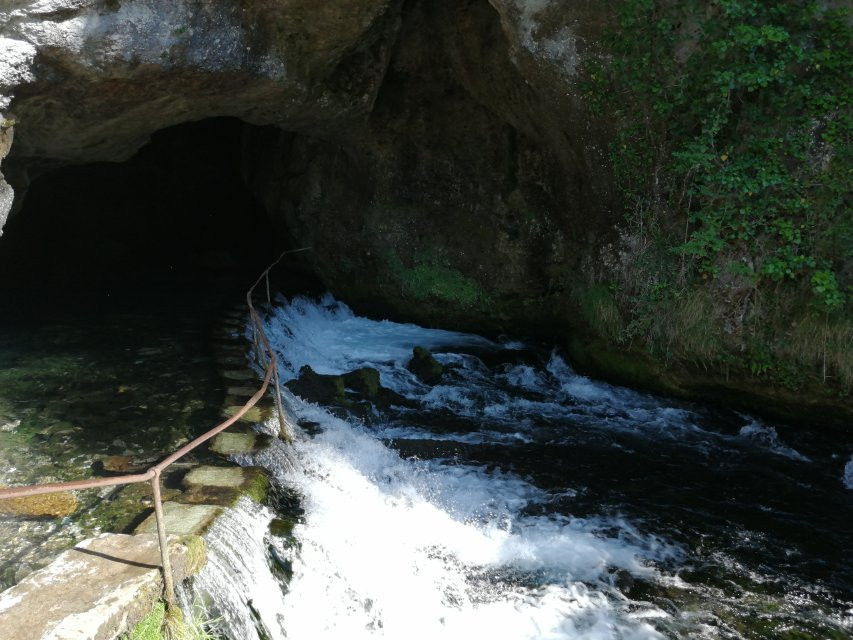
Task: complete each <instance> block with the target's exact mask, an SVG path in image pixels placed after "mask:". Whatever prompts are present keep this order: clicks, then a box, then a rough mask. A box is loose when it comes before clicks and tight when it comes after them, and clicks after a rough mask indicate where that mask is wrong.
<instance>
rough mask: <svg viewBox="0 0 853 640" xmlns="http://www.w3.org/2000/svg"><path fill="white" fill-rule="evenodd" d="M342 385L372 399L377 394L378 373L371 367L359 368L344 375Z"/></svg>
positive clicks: (378, 386) (378, 385) (378, 387)
mask: <svg viewBox="0 0 853 640" xmlns="http://www.w3.org/2000/svg"><path fill="white" fill-rule="evenodd" d="M343 378H344V385H345V386H346V387H347V388H349V389H352V390H353V391H357V392H358V393H360V394H362V395H365V396H367V397H368V398H372V397H374V396H376V395H377V394H378V393H379V389H380V386H381V385H380V384H379V372H378V371H377V370H376V369H373V368H371V367H361V368H360V369H356V370H354V371H350V372H349V373H345V374H344V376H343Z"/></svg>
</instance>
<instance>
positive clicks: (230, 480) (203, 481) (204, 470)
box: [184, 465, 244, 488]
mask: <svg viewBox="0 0 853 640" xmlns="http://www.w3.org/2000/svg"><path fill="white" fill-rule="evenodd" d="M243 480H244V477H243V468H242V467H212V466H209V465H205V466H203V467H196V468H195V469H193V470H192V471H190V472H189V473H188V474H187V475H186V476H184V486H185V487H188V488H191V487H194V486H200V485H210V486H214V487H240V486H242V484H243Z"/></svg>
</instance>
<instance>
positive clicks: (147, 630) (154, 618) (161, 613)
mask: <svg viewBox="0 0 853 640" xmlns="http://www.w3.org/2000/svg"><path fill="white" fill-rule="evenodd" d="M165 620H166V604H165V603H164V602H163V601H162V600H161V601H159V602H157V603H156V604H155V605H154V608H153V609H152V610H151V612H150V613H149V614H148V615H147V616H145V617H144V618H142V620H140V621H139V622H137V623H136V626H134V627H133V629H132V630H131V631H130V632H129V633H126V634H124V635H122V636H121V637H120V640H164V639H165V636H164V635H163V623H164V621H165Z"/></svg>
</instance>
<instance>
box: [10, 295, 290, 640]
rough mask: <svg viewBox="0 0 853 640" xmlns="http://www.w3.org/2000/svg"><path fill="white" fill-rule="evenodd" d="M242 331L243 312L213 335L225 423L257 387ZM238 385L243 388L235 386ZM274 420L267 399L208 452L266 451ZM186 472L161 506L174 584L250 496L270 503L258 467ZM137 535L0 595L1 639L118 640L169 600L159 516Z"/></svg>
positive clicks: (55, 565)
mask: <svg viewBox="0 0 853 640" xmlns="http://www.w3.org/2000/svg"><path fill="white" fill-rule="evenodd" d="M244 323H245V313H244V312H241V311H239V310H235V311H233V312H231V313H229V314H227V316H226V317H225V318H223V319H222V320H221V322H220V326H219V327H218V328H216V329H215V330H214V340H215V345H214V348H215V350H216V360H217V362H218V365H219V368H220V375H221V376H222V378H223V382H224V383H225V386H226V387H227V394H226V398H225V403H224V406H223V410H222V414H223V416H227V415H233V412H234V411H236V410H237V408H239V406H240V405H241V404H242V403H244V402H245V401H246V400H247V399H248V398H249V397H250V396H251V395H252V394H254V393H255V391H256V390H257V387H256V386H252V385H254V384H259V381H258V375H257V374H256V373H255V372H254V371H252V370H251V369H250V368H249V367H248V363H247V361H246V352H247V350H248V344H247V342H246V340H245V338H244V337H243V329H242V327H243V325H244ZM241 361H242V365H241ZM235 380H238V381H240V385H242V386H235V385H234V381H235ZM272 411H273V409H272V402H271V401H270V400H269V399H268V398H264V399H263V400H262V401H261V402H260V403H258V406H257V407H256V408H254V409H253V410H252V412H250V413H249V414H247V415H246V416H244V417H243V418H242V419H241V420H240V421H239V424H237V425H234V426H233V427H231V429H229V430H228V431H227V432H223V433H221V434H219V435H217V436H216V437H215V438H214V439H212V440H211V441H210V443H209V446H208V451H209V452H210V453H213V454H217V455H219V456H223V457H227V456H229V455H234V454H239V453H249V452H252V451H255V450H258V449H261V448H264V447H266V446H268V445H269V442H270V437H269V436H263V435H260V434H258V433H256V432H255V431H254V430H252V428H251V425H252V423H253V422H258V421H261V420H265V419H268V418H269V417H271V415H272ZM187 466H189V467H190V470H189V471H188V472H187V473H186V474H185V475H184V476H183V480H182V482H181V484H182V489H181V490H175V489H169V490H167V491H166V492H165V494H164V497H168V498H169V499H168V500H166V501H165V502H163V510H164V515H165V528H166V532H167V533H168V534H169V536H170V545H171V549H170V553H171V557H172V568H173V571H174V577H175V583H176V584H179V583H180V582H181V581H183V580H184V579H185V578H187V577H188V576H189V575H190V574H191V573H193V572H194V571H198V570H199V569H200V568H201V567H202V566H203V564H204V558H205V552H204V549H205V547H204V542H203V540H202V538H200V537H199V536H203V535H204V533H205V532H206V531H207V529H208V528H209V527H210V525H211V524H212V523H213V522H214V521H215V520H216V518H217V517H218V516H219V515H220V514H221V513H222V512H223V510H224V509H225V508H227V507H230V506H233V505H234V504H235V503H236V502H237V501H238V500H239V499H240V498H242V497H243V496H248V497H250V498H252V499H254V500H256V501H263V500H264V499H265V497H266V493H267V489H268V486H269V480H268V478H267V476H266V473H265V472H264V470H263V469H260V468H257V467H239V466H236V465H234V464H232V463H226V462H224V461H223V463H222V464H219V463H216V464H213V465H210V464H208V465H199V464H198V463H195V464H191V465H187ZM128 471H131V470H130V469H128ZM134 533H135V534H136V535H125V534H117V533H105V534H103V535H100V536H98V537H97V538H91V539H89V540H84V541H83V542H81V543H80V544H78V545H77V546H76V547H74V548H73V549H70V550H68V551H66V552H64V553H62V554H61V555H60V556H59V557H57V558H56V560H54V561H53V562H52V563H51V564H50V565H48V566H47V567H44V568H43V569H40V570H39V571H36V572H34V573H32V574H30V575H29V576H27V577H26V578H25V579H24V580H22V581H21V582H19V583H18V584H17V585H15V586H14V587H12V588H10V589H7V590H6V591H4V592H2V593H0V640H112V639H113V638H115V637H116V636H117V635H119V634H121V633H124V632H127V631H129V630H130V629H131V628H132V626H133V625H134V624H135V623H136V622H138V621H139V620H140V619H141V618H143V617H144V616H145V615H146V614H147V613H148V612H149V611H150V610H151V609H152V607H153V606H154V604H155V603H156V601H157V600H158V599H159V598H160V597H161V595H162V591H163V584H162V573H161V571H160V552H159V547H158V544H157V536H156V523H155V519H154V515H153V513H152V514H151V515H150V516H149V517H148V518H146V519H145V520H144V521H143V522H142V523H141V524H139V525H138V526H137V527H136V529H135V531H134ZM178 536H180V537H178Z"/></svg>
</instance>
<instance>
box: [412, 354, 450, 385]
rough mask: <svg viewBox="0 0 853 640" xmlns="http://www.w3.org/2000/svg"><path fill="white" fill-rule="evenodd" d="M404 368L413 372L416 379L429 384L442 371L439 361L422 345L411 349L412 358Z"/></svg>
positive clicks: (435, 379)
mask: <svg viewBox="0 0 853 640" xmlns="http://www.w3.org/2000/svg"><path fill="white" fill-rule="evenodd" d="M406 368H407V369H408V370H409V371H411V372H412V373H414V374H415V376H416V377H417V378H418V380H420V381H421V382H423V383H424V384H429V385H433V384H436V383H437V382H438V381H439V380H440V379H441V374H442V373H444V367H443V366H441V363H440V362H439V361H438V360H436V359H435V356H433V355H432V354H431V353H430V352H429V351H427V350H426V349H424V348H423V347H415V348H414V349H413V350H412V359H411V360H409V364H407V365H406Z"/></svg>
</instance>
